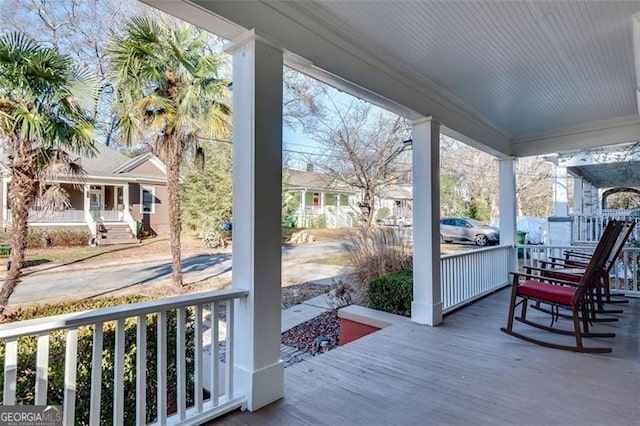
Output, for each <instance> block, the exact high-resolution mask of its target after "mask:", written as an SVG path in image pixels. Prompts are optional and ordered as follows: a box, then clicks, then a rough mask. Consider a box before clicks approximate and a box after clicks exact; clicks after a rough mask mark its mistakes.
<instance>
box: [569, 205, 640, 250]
mask: <svg viewBox="0 0 640 426" xmlns="http://www.w3.org/2000/svg"><path fill="white" fill-rule="evenodd" d="M631 213H634V214H631ZM569 217H570V218H571V242H572V244H585V243H597V242H598V241H599V240H600V236H601V235H602V231H604V228H605V227H606V226H607V222H608V221H609V220H611V219H626V220H632V221H634V222H635V223H636V227H635V229H634V230H633V234H632V235H631V239H634V240H640V216H638V213H637V211H636V210H634V211H630V210H605V211H604V213H601V214H570V215H569Z"/></svg>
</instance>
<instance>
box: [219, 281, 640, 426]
mask: <svg viewBox="0 0 640 426" xmlns="http://www.w3.org/2000/svg"><path fill="white" fill-rule="evenodd" d="M508 292H509V290H502V291H500V292H498V293H497V294H495V295H492V296H489V297H486V298H484V299H482V300H480V301H479V302H476V303H475V304H473V305H471V306H468V307H466V308H464V309H462V310H460V311H457V312H455V313H453V314H451V315H449V316H447V317H446V318H445V322H444V324H443V325H441V326H439V327H435V328H432V327H426V326H420V325H416V324H406V325H397V326H392V327H389V328H387V329H384V330H381V331H379V332H377V333H374V334H372V335H369V336H367V337H364V338H362V339H360V340H357V341H355V342H352V343H350V344H348V345H345V346H344V347H340V348H337V349H335V350H332V351H330V352H328V353H326V354H323V355H320V356H316V357H314V358H312V359H310V360H307V361H304V362H301V363H299V364H296V365H294V366H292V367H289V368H287V369H286V370H285V398H284V399H282V400H280V401H277V402H275V403H273V404H271V405H269V406H268V407H265V408H263V409H261V410H258V411H256V412H254V413H248V412H234V413H230V414H228V415H227V416H225V417H223V418H221V419H218V420H217V422H216V424H223V425H344V426H347V425H550V424H553V425H572V424H576V425H638V424H640V358H639V354H640V300H637V299H636V300H633V299H632V300H631V303H630V304H628V305H621V306H623V307H624V309H625V312H624V314H622V315H620V318H621V319H620V321H619V322H617V323H611V324H598V325H597V326H596V328H597V329H598V330H613V331H615V332H616V333H617V336H616V337H615V338H613V339H599V341H596V340H595V339H592V340H590V343H592V344H601V345H602V344H604V345H606V344H611V345H612V346H613V353H611V354H605V355H591V354H576V353H571V352H565V351H560V350H555V349H548V348H543V347H540V346H537V345H533V344H530V343H527V342H524V341H521V340H519V339H515V338H513V337H511V336H508V335H506V334H504V333H502V332H500V331H499V328H500V326H502V325H504V323H505V321H506V316H507V306H508ZM517 325H518V326H519V329H520V330H525V331H528V330H527V327H526V326H525V325H523V324H517ZM545 334H548V333H545Z"/></svg>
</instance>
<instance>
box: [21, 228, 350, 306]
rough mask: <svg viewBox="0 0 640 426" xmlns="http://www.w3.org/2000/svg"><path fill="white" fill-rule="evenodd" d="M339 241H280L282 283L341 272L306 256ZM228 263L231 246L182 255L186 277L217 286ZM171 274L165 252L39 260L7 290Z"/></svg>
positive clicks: (131, 288)
mask: <svg viewBox="0 0 640 426" xmlns="http://www.w3.org/2000/svg"><path fill="white" fill-rule="evenodd" d="M343 241H344V240H342V239H335V240H325V241H316V242H313V243H309V244H303V245H296V246H290V245H285V246H283V248H282V281H283V285H290V284H298V283H303V282H319V283H326V284H328V283H330V282H331V278H332V277H335V276H338V275H340V274H341V273H342V269H343V268H342V267H340V266H335V265H321V264H314V263H312V262H310V261H312V260H313V259H319V258H323V257H327V256H331V255H335V254H338V253H339V251H340V249H341V246H342V243H343ZM231 263H232V262H231V252H221V253H215V254H205V255H191V256H188V257H185V258H183V260H182V271H183V280H184V282H185V283H194V282H201V281H209V280H216V283H219V287H220V288H221V287H224V286H225V285H227V284H228V283H229V282H230V280H231ZM170 280H171V259H170V257H168V256H164V257H163V258H158V257H155V258H151V259H144V258H143V259H134V260H133V261H132V260H131V259H128V260H118V261H115V262H95V263H83V264H82V265H76V266H64V265H40V266H39V267H33V268H26V269H25V273H24V275H23V279H22V282H21V283H20V284H19V285H18V287H17V288H16V290H15V292H14V293H13V295H12V296H11V300H10V304H11V305H17V304H25V303H47V302H50V301H58V300H62V299H69V298H84V297H99V296H108V295H114V294H120V293H135V292H136V289H137V288H140V289H141V288H143V287H144V288H151V287H152V286H157V285H158V284H159V283H167V282H170Z"/></svg>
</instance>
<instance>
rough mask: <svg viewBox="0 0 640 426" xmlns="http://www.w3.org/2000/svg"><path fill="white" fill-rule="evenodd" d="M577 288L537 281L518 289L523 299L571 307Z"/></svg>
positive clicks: (531, 281)
mask: <svg viewBox="0 0 640 426" xmlns="http://www.w3.org/2000/svg"><path fill="white" fill-rule="evenodd" d="M575 292H576V289H575V287H563V286H560V285H555V284H549V283H543V282H540V281H535V280H527V281H525V282H523V283H521V284H520V286H519V287H518V294H519V295H520V296H523V297H531V298H534V299H538V300H542V301H549V302H552V303H558V304H561V305H566V306H571V301H572V300H573V295H574V294H575Z"/></svg>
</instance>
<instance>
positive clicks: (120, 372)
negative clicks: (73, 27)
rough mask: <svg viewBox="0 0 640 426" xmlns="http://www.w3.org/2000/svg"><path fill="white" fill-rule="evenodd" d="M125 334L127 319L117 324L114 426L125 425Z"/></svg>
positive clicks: (120, 320)
mask: <svg viewBox="0 0 640 426" xmlns="http://www.w3.org/2000/svg"><path fill="white" fill-rule="evenodd" d="M124 333H125V319H124V318H120V319H119V320H118V321H117V322H116V342H115V343H116V344H115V351H114V359H113V366H114V368H113V424H114V425H116V426H119V425H122V424H124Z"/></svg>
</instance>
